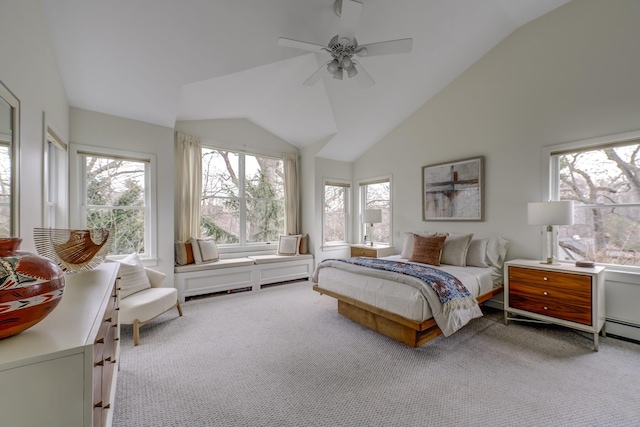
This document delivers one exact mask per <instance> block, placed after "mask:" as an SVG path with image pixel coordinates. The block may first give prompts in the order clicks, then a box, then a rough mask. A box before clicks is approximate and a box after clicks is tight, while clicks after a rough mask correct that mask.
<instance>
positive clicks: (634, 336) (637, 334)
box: [605, 317, 640, 344]
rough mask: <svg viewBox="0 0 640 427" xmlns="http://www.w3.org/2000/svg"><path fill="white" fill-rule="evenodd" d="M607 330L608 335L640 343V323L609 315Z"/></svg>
mask: <svg viewBox="0 0 640 427" xmlns="http://www.w3.org/2000/svg"><path fill="white" fill-rule="evenodd" d="M605 330H606V333H607V335H610V336H612V337H616V338H622V339H625V340H629V341H633V342H637V343H639V344H640V325H639V324H637V323H632V322H628V321H625V320H620V319H614V318H610V317H607V318H606V324H605Z"/></svg>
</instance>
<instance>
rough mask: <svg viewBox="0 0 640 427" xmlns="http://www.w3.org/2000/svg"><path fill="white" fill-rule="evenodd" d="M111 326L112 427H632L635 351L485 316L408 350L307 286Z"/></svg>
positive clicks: (638, 365) (198, 303)
mask: <svg viewBox="0 0 640 427" xmlns="http://www.w3.org/2000/svg"><path fill="white" fill-rule="evenodd" d="M183 311H184V316H183V317H178V316H177V310H171V311H170V312H168V313H165V314H163V315H162V316H160V317H158V318H157V319H155V320H154V321H152V322H151V323H149V324H147V325H145V326H144V327H143V328H142V329H141V334H140V340H141V343H140V345H139V346H137V347H134V346H133V338H132V332H131V328H130V327H127V326H123V327H122V339H121V356H120V372H119V375H118V383H117V393H116V402H115V409H114V424H113V425H114V427H146V426H149V427H165V426H166V427H177V426H180V427H182V426H189V427H198V426H211V427H215V426H234V427H244V426H269V427H270V426H273V427H281V426H616V427H618V426H634V427H636V426H640V345H638V344H635V343H630V342H625V341H622V340H618V339H614V338H610V337H605V338H603V337H601V338H600V351H599V352H594V351H593V346H592V341H591V338H592V337H591V335H590V334H586V333H581V332H576V331H573V330H570V329H566V328H561V327H556V326H549V325H532V324H528V323H526V324H525V323H515V322H511V323H510V324H509V326H505V325H504V324H503V323H502V312H500V311H497V310H492V309H485V316H484V317H482V318H480V319H475V320H473V321H472V322H471V323H470V324H468V325H467V326H465V327H464V328H463V329H461V330H460V331H458V332H457V333H455V334H454V335H452V336H450V337H448V338H445V337H442V336H440V337H438V338H436V339H434V340H432V341H430V342H428V343H426V344H425V345H423V346H422V347H420V348H417V349H414V348H410V347H407V346H405V345H403V344H400V343H398V342H396V341H394V340H392V339H390V338H387V337H385V336H382V335H380V334H378V333H376V332H374V331H371V330H369V329H367V328H364V327H362V326H360V325H358V324H356V323H354V322H352V321H350V320H349V319H346V318H344V317H342V316H341V315H339V314H338V313H337V307H336V301H335V299H333V298H331V297H328V296H323V295H319V294H317V293H316V292H314V291H312V290H311V284H310V283H309V282H296V283H291V284H286V285H280V286H275V287H271V288H268V289H265V290H262V291H260V292H256V293H241V294H235V295H228V296H224V297H212V298H204V299H198V300H191V301H188V302H186V303H185V304H183Z"/></svg>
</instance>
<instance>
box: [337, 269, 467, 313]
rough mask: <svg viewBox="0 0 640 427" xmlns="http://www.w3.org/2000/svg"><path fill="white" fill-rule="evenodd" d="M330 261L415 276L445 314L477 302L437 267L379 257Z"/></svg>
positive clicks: (455, 279) (449, 275)
mask: <svg viewBox="0 0 640 427" xmlns="http://www.w3.org/2000/svg"><path fill="white" fill-rule="evenodd" d="M327 261H328V260H327ZM332 261H341V262H346V263H349V264H353V265H360V266H363V267H369V268H375V269H377V270H384V271H392V272H394V273H400V274H406V275H408V276H413V277H416V278H418V279H420V280H422V281H424V282H425V283H426V284H427V285H429V286H430V287H431V289H433V290H434V291H435V293H436V294H437V295H438V299H439V300H440V303H442V310H443V312H444V313H445V314H447V313H449V312H450V311H451V310H456V309H466V308H472V307H474V306H476V305H477V304H478V302H477V301H476V299H475V298H474V297H473V295H471V293H470V292H469V290H468V289H467V288H466V287H465V286H464V285H463V284H462V282H460V280H458V278H457V277H455V276H452V275H451V274H449V273H447V272H445V271H442V270H438V269H437V268H432V267H428V266H426V265H418V264H410V263H406V262H399V261H392V260H388V259H379V258H364V257H354V258H347V259H334V260H332Z"/></svg>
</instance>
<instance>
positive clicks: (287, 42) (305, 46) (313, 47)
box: [278, 37, 327, 52]
mask: <svg viewBox="0 0 640 427" xmlns="http://www.w3.org/2000/svg"><path fill="white" fill-rule="evenodd" d="M278 44H279V45H280V46H286V47H293V48H296V49H302V50H309V51H311V52H326V51H327V47H326V46H321V45H319V44H314V43H307V42H301V41H298V40H293V39H287V38H284V37H280V38H279V39H278Z"/></svg>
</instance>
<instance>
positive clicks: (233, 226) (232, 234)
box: [201, 147, 284, 247]
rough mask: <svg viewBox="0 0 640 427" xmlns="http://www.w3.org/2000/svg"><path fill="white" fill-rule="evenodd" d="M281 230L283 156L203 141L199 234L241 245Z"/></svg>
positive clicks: (265, 239)
mask: <svg viewBox="0 0 640 427" xmlns="http://www.w3.org/2000/svg"><path fill="white" fill-rule="evenodd" d="M283 233H284V162H283V160H282V159H279V158H274V157H268V156H262V155H254V154H248V153H239V152H234V151H229V150H223V149H219V148H211V147H202V200H201V234H202V236H203V237H214V238H215V240H216V242H217V243H218V244H220V245H227V246H239V247H243V246H250V245H254V246H255V245H258V244H266V243H275V242H277V241H278V238H279V236H280V235H282V234H283Z"/></svg>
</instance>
